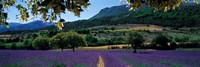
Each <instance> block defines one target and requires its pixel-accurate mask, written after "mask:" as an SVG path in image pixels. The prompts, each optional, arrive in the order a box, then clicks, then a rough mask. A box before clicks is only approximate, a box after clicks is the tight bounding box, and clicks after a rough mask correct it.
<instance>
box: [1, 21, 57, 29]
mask: <svg viewBox="0 0 200 67" xmlns="http://www.w3.org/2000/svg"><path fill="white" fill-rule="evenodd" d="M51 25H54V23H50V22H46V23H44V22H43V21H41V20H36V21H32V22H29V23H27V24H20V23H10V25H9V28H6V27H5V26H1V27H0V32H6V31H24V30H36V29H41V28H44V27H47V26H51Z"/></svg>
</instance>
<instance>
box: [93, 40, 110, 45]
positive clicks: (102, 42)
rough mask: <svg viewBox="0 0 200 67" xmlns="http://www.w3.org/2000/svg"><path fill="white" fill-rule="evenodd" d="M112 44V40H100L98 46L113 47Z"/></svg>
mask: <svg viewBox="0 0 200 67" xmlns="http://www.w3.org/2000/svg"><path fill="white" fill-rule="evenodd" d="M111 44H112V42H111V40H110V39H98V42H97V45H98V46H104V45H111Z"/></svg>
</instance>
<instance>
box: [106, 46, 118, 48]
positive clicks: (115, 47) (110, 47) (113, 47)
mask: <svg viewBox="0 0 200 67" xmlns="http://www.w3.org/2000/svg"><path fill="white" fill-rule="evenodd" d="M108 49H120V47H119V46H110V47H108Z"/></svg>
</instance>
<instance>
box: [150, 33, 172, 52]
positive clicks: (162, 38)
mask: <svg viewBox="0 0 200 67" xmlns="http://www.w3.org/2000/svg"><path fill="white" fill-rule="evenodd" d="M171 41H172V39H171V38H170V37H169V36H168V35H164V34H160V35H158V36H156V37H155V38H154V39H153V40H152V43H153V44H154V46H155V47H156V49H162V50H168V49H171V46H170V42H171Z"/></svg>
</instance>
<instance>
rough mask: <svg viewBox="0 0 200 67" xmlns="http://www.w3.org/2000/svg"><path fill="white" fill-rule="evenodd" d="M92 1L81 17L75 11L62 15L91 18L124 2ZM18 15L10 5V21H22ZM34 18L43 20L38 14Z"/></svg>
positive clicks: (114, 0) (69, 18) (71, 19)
mask: <svg viewBox="0 0 200 67" xmlns="http://www.w3.org/2000/svg"><path fill="white" fill-rule="evenodd" d="M90 3H91V5H90V6H89V9H88V10H85V11H84V12H82V13H81V15H80V17H77V16H74V14H73V13H69V12H66V14H62V16H61V17H62V18H63V19H65V20H66V21H76V20H81V19H89V18H91V17H92V16H94V15H96V14H97V13H98V12H99V11H100V10H101V9H103V8H106V7H112V6H118V5H122V3H120V2H119V0H90ZM16 15H19V12H18V10H17V9H16V8H15V7H10V8H9V10H8V16H9V19H8V22H20V20H19V19H16ZM34 20H41V19H40V18H39V16H38V18H34V19H30V20H29V21H28V22H31V21H34ZM21 23H27V22H21Z"/></svg>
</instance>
